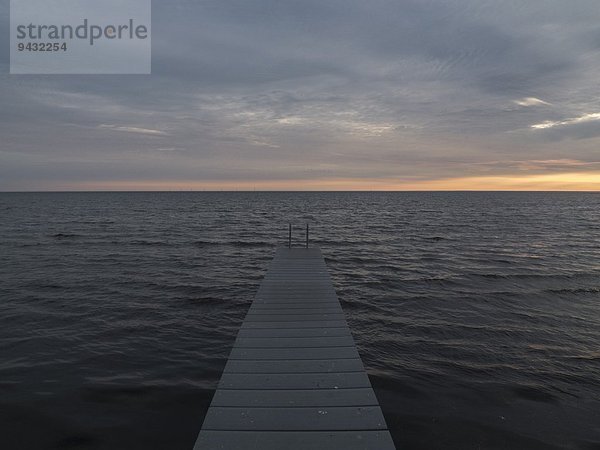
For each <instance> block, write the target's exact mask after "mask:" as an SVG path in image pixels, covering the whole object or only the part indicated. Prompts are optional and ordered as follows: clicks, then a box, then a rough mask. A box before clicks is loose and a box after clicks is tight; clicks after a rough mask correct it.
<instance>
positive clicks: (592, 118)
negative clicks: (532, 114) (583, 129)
mask: <svg viewBox="0 0 600 450" xmlns="http://www.w3.org/2000/svg"><path fill="white" fill-rule="evenodd" d="M597 121H600V113H587V114H583V115H581V116H579V117H572V118H570V119H565V120H559V121H552V120H547V121H545V122H542V123H537V124H535V125H531V128H534V129H536V130H546V129H548V128H554V127H561V126H569V125H578V124H582V123H587V122H597Z"/></svg>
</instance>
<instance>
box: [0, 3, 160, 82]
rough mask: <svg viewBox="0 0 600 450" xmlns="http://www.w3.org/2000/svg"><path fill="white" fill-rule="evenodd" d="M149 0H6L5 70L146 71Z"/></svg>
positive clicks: (98, 72)
mask: <svg viewBox="0 0 600 450" xmlns="http://www.w3.org/2000/svg"><path fill="white" fill-rule="evenodd" d="M150 2H151V0H11V2H10V73H11V74H149V73H150V70H151V53H152V52H151V46H152V44H151V43H152V39H151V5H150Z"/></svg>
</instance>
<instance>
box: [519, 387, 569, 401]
mask: <svg viewBox="0 0 600 450" xmlns="http://www.w3.org/2000/svg"><path fill="white" fill-rule="evenodd" d="M512 391H513V392H514V393H515V395H516V396H517V397H520V398H523V399H525V400H531V401H534V402H544V403H554V402H556V401H557V400H558V398H557V397H556V396H555V395H554V394H551V393H550V392H548V391H547V390H545V389H542V388H540V387H536V386H516V387H514V388H513V389H512Z"/></svg>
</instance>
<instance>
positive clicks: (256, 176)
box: [0, 0, 600, 190]
mask: <svg viewBox="0 0 600 450" xmlns="http://www.w3.org/2000/svg"><path fill="white" fill-rule="evenodd" d="M7 3H8V2H3V4H2V7H1V10H0V15H1V16H2V17H3V21H2V22H1V23H2V27H3V28H4V29H3V30H2V32H3V33H4V35H7V30H6V28H7V27H8V23H7V17H8V9H7V8H8V6H7ZM153 7H154V8H153V36H152V38H153V75H152V76H81V77H77V76H64V77H61V76H27V77H23V76H9V75H2V76H1V79H0V96H1V98H2V103H1V104H0V117H1V120H0V133H1V136H2V142H1V143H0V189H2V190H21V189H23V190H29V189H77V188H86V189H94V188H102V189H106V188H127V187H128V186H129V187H132V188H135V186H143V188H152V186H154V187H156V188H161V189H163V188H164V189H168V188H169V186H171V187H172V188H178V187H181V186H184V185H185V186H193V187H196V188H201V187H203V186H204V187H208V188H216V189H218V188H220V187H224V188H227V187H230V186H235V185H236V183H237V185H240V186H250V185H252V186H258V187H259V188H260V187H261V186H264V187H265V188H277V187H278V186H279V187H282V188H294V186H296V187H298V188H301V189H305V188H311V187H312V188H323V187H327V186H334V187H335V186H344V188H347V187H348V186H349V187H351V186H350V185H348V183H350V181H348V180H354V181H353V183H355V184H354V185H355V186H369V185H373V186H374V185H382V186H391V187H393V186H398V187H405V188H407V187H409V186H412V185H418V186H421V187H423V186H425V187H426V186H428V185H429V186H432V187H436V188H437V186H442V185H443V183H444V182H445V183H446V184H447V185H448V186H449V188H451V187H452V186H455V182H454V181H453V182H449V181H447V180H474V179H480V178H482V177H484V178H485V177H488V179H492V178H491V177H504V178H505V179H507V178H508V179H516V178H520V177H525V176H535V177H540V176H563V177H564V176H567V174H569V176H570V177H573V176H575V177H576V176H577V174H582V175H581V176H582V178H581V179H582V180H585V185H586V186H589V185H590V184H589V183H590V178H589V177H590V176H591V177H592V181H593V180H594V179H595V178H594V177H596V179H597V180H598V181H597V184H598V188H600V178H597V174H598V165H597V162H598V161H600V153H599V151H598V148H600V145H599V144H600V96H599V95H598V93H599V92H598V84H597V75H598V73H600V32H598V27H597V24H598V23H600V9H599V8H598V5H597V0H575V1H572V2H569V3H568V4H567V3H565V2H563V1H557V0H543V1H542V0H534V1H530V2H522V1H516V0H514V1H513V0H509V1H504V2H497V1H481V0H456V1H452V2H448V1H445V0H401V1H398V0H393V1H392V0H374V1H372V2H359V1H356V0H326V1H316V0H303V1H290V2H281V1H276V0H254V1H252V2H248V1H246V0H228V1H223V0H204V1H202V2H197V1H191V0H174V1H173V2H169V3H168V4H166V3H164V2H163V3H162V4H158V2H155V3H154V5H153ZM7 51H8V49H7V48H6V46H4V47H3V48H2V49H1V50H0V52H4V53H3V56H4V57H3V58H2V61H5V63H4V67H3V69H4V70H3V72H4V73H6V72H8V67H7V66H6V61H7V60H8V55H7V53H6V52H7ZM532 179H533V178H532ZM538 179H539V178H538ZM344 180H346V181H344ZM466 182H467V181H465V183H466ZM427 183H429V184H427Z"/></svg>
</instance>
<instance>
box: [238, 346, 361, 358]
mask: <svg viewBox="0 0 600 450" xmlns="http://www.w3.org/2000/svg"><path fill="white" fill-rule="evenodd" d="M348 358H359V356H358V352H357V351H356V347H337V348H237V347H234V348H233V350H231V353H230V354H229V359H253V360H261V359H328V360H331V359H348Z"/></svg>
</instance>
